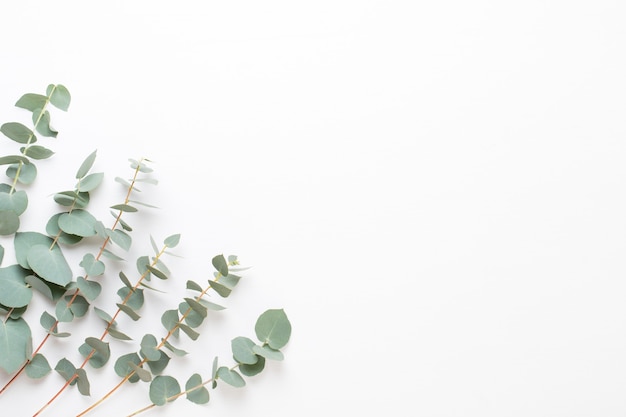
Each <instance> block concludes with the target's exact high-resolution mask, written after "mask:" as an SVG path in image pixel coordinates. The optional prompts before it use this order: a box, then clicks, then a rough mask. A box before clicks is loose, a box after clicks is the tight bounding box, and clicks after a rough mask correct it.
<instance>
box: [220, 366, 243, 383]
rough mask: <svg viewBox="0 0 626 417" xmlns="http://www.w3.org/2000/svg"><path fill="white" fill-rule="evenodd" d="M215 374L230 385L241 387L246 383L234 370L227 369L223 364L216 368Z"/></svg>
mask: <svg viewBox="0 0 626 417" xmlns="http://www.w3.org/2000/svg"><path fill="white" fill-rule="evenodd" d="M217 376H218V377H219V379H221V380H222V381H224V382H226V383H227V384H228V385H232V386H233V387H235V388H241V387H243V386H245V385H246V381H244V379H243V378H242V377H241V375H239V374H238V373H237V372H236V371H233V370H231V369H228V368H227V367H225V366H221V367H220V368H219V369H218V370H217Z"/></svg>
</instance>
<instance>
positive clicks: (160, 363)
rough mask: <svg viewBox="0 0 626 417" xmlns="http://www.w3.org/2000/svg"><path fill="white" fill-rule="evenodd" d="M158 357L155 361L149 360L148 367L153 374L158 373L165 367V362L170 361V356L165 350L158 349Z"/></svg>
mask: <svg viewBox="0 0 626 417" xmlns="http://www.w3.org/2000/svg"><path fill="white" fill-rule="evenodd" d="M157 352H159V356H160V357H159V359H158V360H156V361H149V362H148V367H149V368H150V371H152V373H153V374H155V375H158V374H160V373H161V372H163V370H164V369H165V368H166V367H167V364H168V363H169V362H170V357H169V356H167V355H166V354H165V352H163V351H161V350H159V351H157Z"/></svg>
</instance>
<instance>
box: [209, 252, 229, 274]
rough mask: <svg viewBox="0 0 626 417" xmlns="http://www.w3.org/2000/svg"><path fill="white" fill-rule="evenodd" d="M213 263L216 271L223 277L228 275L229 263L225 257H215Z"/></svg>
mask: <svg viewBox="0 0 626 417" xmlns="http://www.w3.org/2000/svg"><path fill="white" fill-rule="evenodd" d="M211 263H212V264H213V266H214V267H215V269H216V270H217V271H218V272H219V273H220V274H222V276H226V275H228V263H226V259H224V255H217V256H214V257H213V259H212V260H211Z"/></svg>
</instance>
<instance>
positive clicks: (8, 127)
mask: <svg viewBox="0 0 626 417" xmlns="http://www.w3.org/2000/svg"><path fill="white" fill-rule="evenodd" d="M0 132H2V133H4V135H5V136H6V137H8V138H9V139H12V140H14V141H16V142H18V143H35V142H36V141H37V138H36V137H35V134H34V133H33V131H32V130H30V129H29V128H27V127H26V126H24V125H23V124H21V123H16V122H9V123H5V124H3V125H2V126H0Z"/></svg>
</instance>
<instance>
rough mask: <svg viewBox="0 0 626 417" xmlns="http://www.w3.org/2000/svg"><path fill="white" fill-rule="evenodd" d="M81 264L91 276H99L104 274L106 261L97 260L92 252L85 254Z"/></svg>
mask: <svg viewBox="0 0 626 417" xmlns="http://www.w3.org/2000/svg"><path fill="white" fill-rule="evenodd" d="M79 265H80V266H82V267H83V268H85V272H86V273H87V275H89V276H91V277H97V276H100V275H102V274H104V268H105V265H104V262H102V261H100V260H97V259H96V257H95V256H93V254H91V253H87V254H85V255H84V256H83V260H82V261H81V262H80V263H79Z"/></svg>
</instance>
